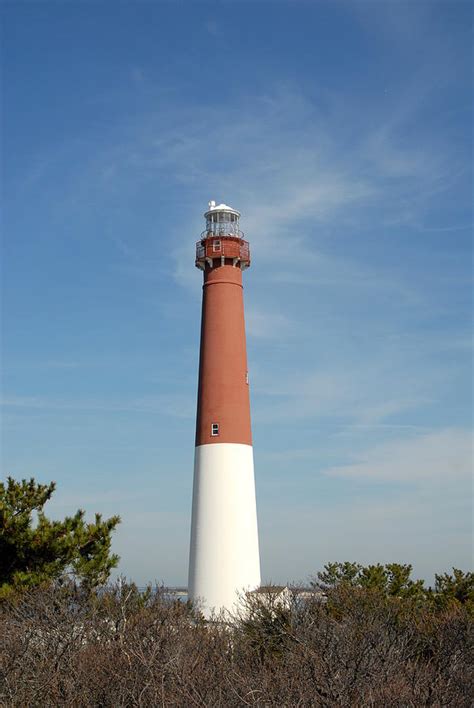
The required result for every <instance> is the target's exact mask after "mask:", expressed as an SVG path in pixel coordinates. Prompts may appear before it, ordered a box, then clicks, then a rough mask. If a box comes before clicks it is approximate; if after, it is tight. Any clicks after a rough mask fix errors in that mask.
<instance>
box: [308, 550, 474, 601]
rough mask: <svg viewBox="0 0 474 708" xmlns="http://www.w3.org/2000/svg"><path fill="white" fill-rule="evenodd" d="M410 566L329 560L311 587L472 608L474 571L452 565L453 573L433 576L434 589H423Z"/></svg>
mask: <svg viewBox="0 0 474 708" xmlns="http://www.w3.org/2000/svg"><path fill="white" fill-rule="evenodd" d="M411 572H412V566H411V565H409V564H400V563H387V564H386V565H382V564H380V563H376V564H375V565H368V566H365V567H364V566H362V565H360V564H359V563H350V562H348V561H345V562H344V563H328V564H327V565H325V566H324V570H323V571H320V572H319V573H318V574H317V580H315V581H313V582H312V583H311V584H312V586H313V587H315V588H318V589H322V590H325V591H328V590H331V589H333V588H363V589H365V590H372V591H375V592H378V593H380V594H382V595H385V596H386V597H396V598H405V599H412V600H416V601H423V602H424V601H426V602H429V603H432V602H435V604H436V605H438V606H439V607H446V605H447V604H449V603H451V604H453V603H454V604H456V603H458V604H466V605H468V606H469V608H471V609H472V610H473V611H474V573H470V572H467V573H464V572H463V571H462V570H459V569H458V568H453V574H452V575H450V574H449V573H444V574H443V575H436V576H435V579H436V582H435V587H434V590H432V589H431V588H426V587H425V584H424V581H423V580H412V578H411V577H410V576H411Z"/></svg>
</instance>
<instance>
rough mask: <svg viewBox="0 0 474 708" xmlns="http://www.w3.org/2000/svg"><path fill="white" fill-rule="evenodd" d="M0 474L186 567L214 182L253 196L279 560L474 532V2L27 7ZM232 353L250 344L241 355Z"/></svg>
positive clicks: (10, 29)
mask: <svg viewBox="0 0 474 708" xmlns="http://www.w3.org/2000/svg"><path fill="white" fill-rule="evenodd" d="M2 15H3V49H2V64H3V88H2V121H3V126H2V128H3V157H2V168H3V202H4V209H3V227H4V228H3V231H4V238H3V274H2V275H3V277H2V281H3V286H2V295H3V298H2V299H3V340H2V374H3V383H2V473H3V475H4V476H6V475H7V474H11V475H13V476H15V477H19V478H20V477H29V476H35V477H36V478H37V479H39V480H42V481H43V480H51V479H54V480H56V482H57V492H56V495H55V499H54V502H51V504H50V505H49V513H50V515H52V516H54V515H56V516H60V515H64V514H66V513H73V512H74V511H75V510H76V509H77V508H78V507H82V508H85V509H86V510H87V512H88V514H92V513H93V512H95V511H101V512H102V513H103V514H105V515H110V514H113V513H120V515H121V516H122V524H121V526H120V529H119V530H118V531H117V534H116V539H115V550H116V551H117V552H118V553H119V554H120V555H121V558H122V560H121V564H120V568H119V570H120V572H121V573H123V574H125V575H126V576H128V577H132V578H134V579H135V580H136V581H137V582H139V583H140V584H142V583H144V582H146V581H148V580H158V581H164V582H165V583H168V584H183V583H185V582H186V578H187V562H188V543H189V527H190V509H191V492H192V470H193V453H194V449H193V446H194V416H195V399H196V385H197V366H198V346H199V326H200V322H199V319H200V297H201V274H200V272H199V271H198V270H196V269H195V268H194V244H195V241H196V240H197V238H198V236H199V233H200V232H201V230H202V228H203V218H202V214H203V212H204V210H205V208H206V205H207V202H208V200H209V199H215V200H217V201H225V202H227V203H230V204H231V205H232V206H234V207H235V208H237V209H239V210H240V211H241V212H242V219H241V225H242V228H243V230H244V231H245V233H246V237H247V238H248V240H249V241H250V243H251V249H252V257H253V260H252V267H251V269H250V270H249V271H247V272H246V273H245V276H244V278H245V298H246V319H247V330H248V354H249V369H250V382H251V397H252V418H253V433H254V449H255V464H256V479H257V503H258V512H259V525H260V544H261V560H262V574H263V577H264V579H265V580H273V581H275V582H277V581H278V582H284V581H286V580H295V581H300V580H306V579H307V578H308V577H309V576H310V575H312V574H314V573H316V571H317V570H318V569H320V568H321V567H322V565H323V564H324V563H326V562H327V561H331V560H346V559H351V560H352V559H354V560H359V561H361V562H364V563H369V562H376V561H380V562H390V561H400V562H410V563H412V564H413V566H414V569H415V574H416V575H417V576H418V577H425V578H427V579H428V580H430V581H431V579H432V576H433V573H434V572H436V571H444V570H447V569H449V568H450V567H451V566H453V565H454V566H457V567H462V568H467V567H468V566H469V565H470V563H471V552H472V545H471V544H472V527H471V520H472V488H471V466H472V432H471V431H472V371H471V356H472V351H471V347H472V338H471V324H472V320H471V309H472V299H471V293H472V289H471V288H472V253H471V233H472V195H473V189H472V187H473V185H472V75H471V61H472V54H471V44H472V9H471V5H470V3H467V2H466V3H464V2H455V1H453V2H447V1H446V2H429V3H428V2H422V3H420V2H416V1H415V2H410V3H402V2H395V1H394V2H384V3H379V2H377V3H376V2H360V3H359V2H351V3H343V2H337V1H336V2H297V1H296V2H253V3H251V2H238V1H235V2H214V3H201V2H179V3H178V2H163V3H159V2H153V3H151V2H129V3H120V2H101V3H85V2H84V3H82V2H68V3H52V2H41V3H33V2H23V3H4V4H3V5H2ZM223 365H224V366H225V362H223Z"/></svg>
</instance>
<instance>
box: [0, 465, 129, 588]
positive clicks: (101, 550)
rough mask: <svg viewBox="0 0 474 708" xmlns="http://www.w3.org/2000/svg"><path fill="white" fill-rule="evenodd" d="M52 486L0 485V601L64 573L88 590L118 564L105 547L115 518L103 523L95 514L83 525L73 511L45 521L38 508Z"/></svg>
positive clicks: (28, 483) (11, 482) (108, 546)
mask: <svg viewBox="0 0 474 708" xmlns="http://www.w3.org/2000/svg"><path fill="white" fill-rule="evenodd" d="M55 486H56V485H55V483H54V482H51V483H50V484H37V483H36V482H35V480H34V479H30V480H29V481H27V480H22V481H21V482H17V481H15V480H14V479H12V478H11V477H9V478H8V480H7V483H6V484H3V483H0V598H1V597H6V596H8V595H9V594H10V593H11V592H12V591H14V590H17V589H24V588H28V587H33V586H36V585H39V584H41V583H43V582H47V581H50V580H55V579H58V578H60V577H61V576H64V575H65V574H71V575H72V576H73V577H74V578H76V579H77V580H79V581H80V582H81V583H82V584H83V585H84V587H87V588H92V587H95V586H97V585H101V584H103V583H105V582H106V581H107V579H108V577H109V574H110V571H111V569H112V568H114V567H115V566H116V565H117V563H118V560H119V559H118V556H117V555H115V554H112V555H111V553H110V549H111V534H112V531H113V530H114V529H115V527H116V526H117V524H118V523H119V522H120V518H119V517H118V516H112V517H111V518H110V519H105V520H103V519H102V517H101V515H100V514H96V515H95V520H94V522H92V523H86V522H85V520H84V511H82V510H81V509H79V510H78V511H77V512H76V514H74V516H67V517H66V518H65V519H64V520H63V521H51V520H50V519H48V518H47V517H46V516H45V515H44V513H43V507H44V505H45V504H46V502H48V501H49V499H50V498H51V496H52V494H53V492H54V490H55ZM34 513H35V514H36V517H37V518H36V523H34Z"/></svg>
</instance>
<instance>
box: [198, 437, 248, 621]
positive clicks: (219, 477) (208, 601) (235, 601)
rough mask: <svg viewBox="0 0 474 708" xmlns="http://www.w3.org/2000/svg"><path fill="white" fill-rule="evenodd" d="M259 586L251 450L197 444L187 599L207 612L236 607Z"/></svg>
mask: <svg viewBox="0 0 474 708" xmlns="http://www.w3.org/2000/svg"><path fill="white" fill-rule="evenodd" d="M259 585H260V557H259V549H258V532H257V507H256V500H255V478H254V469H253V448H252V447H251V445H243V444H238V443H214V444H210V445H199V446H198V447H196V453H195V460H194V488H193V511H192V523H191V549H190V562H189V584H188V588H189V590H188V591H189V597H190V599H192V600H195V601H198V603H199V604H200V607H201V609H202V611H203V613H204V615H205V616H207V617H209V616H210V615H211V614H212V612H216V613H218V612H220V611H222V610H227V611H230V612H232V611H234V610H235V609H237V608H238V605H239V597H241V596H242V594H243V593H244V592H245V591H246V590H253V589H255V588H256V587H258V586H259Z"/></svg>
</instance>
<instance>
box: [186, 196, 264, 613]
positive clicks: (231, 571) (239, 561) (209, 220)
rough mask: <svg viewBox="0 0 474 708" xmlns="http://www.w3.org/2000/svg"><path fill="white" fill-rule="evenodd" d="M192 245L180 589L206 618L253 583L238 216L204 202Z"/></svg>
mask: <svg viewBox="0 0 474 708" xmlns="http://www.w3.org/2000/svg"><path fill="white" fill-rule="evenodd" d="M204 217H205V219H206V228H205V230H204V231H203V232H202V234H201V238H200V240H199V241H198V242H197V244H196V266H197V267H198V268H199V269H200V270H202V272H203V281H204V282H203V295H202V316H201V348H200V359H199V384H198V401H197V416H196V448H195V458H194V486H193V505H192V521H191V544H190V554H189V583H188V592H189V597H190V599H192V600H197V601H199V602H200V604H201V608H202V610H203V612H204V614H205V615H206V616H209V615H210V614H212V612H216V613H218V612H221V611H222V610H224V611H232V610H234V609H236V607H237V606H238V601H239V598H240V597H242V596H243V594H244V593H245V592H246V591H247V590H253V589H255V588H256V587H258V586H259V585H260V557H259V549H258V530H257V507H256V498H255V477H254V466H253V448H252V432H251V424H250V397H249V374H248V367H247V350H246V342H245V320H244V299H243V285H242V273H243V271H244V270H246V269H247V268H248V267H249V265H250V251H249V244H248V242H247V241H245V240H244V238H243V233H242V232H241V231H240V224H239V219H240V213H239V212H238V211H236V210H235V209H232V208H231V207H229V206H227V205H226V204H216V203H215V202H213V201H211V202H209V209H208V211H206V213H205V214H204Z"/></svg>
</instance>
